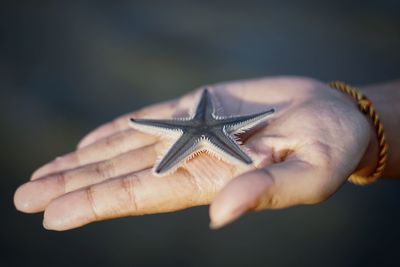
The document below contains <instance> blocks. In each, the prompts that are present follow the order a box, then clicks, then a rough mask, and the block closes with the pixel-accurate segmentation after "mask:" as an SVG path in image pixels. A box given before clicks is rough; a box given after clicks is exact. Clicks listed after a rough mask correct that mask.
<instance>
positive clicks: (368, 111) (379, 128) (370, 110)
mask: <svg viewBox="0 0 400 267" xmlns="http://www.w3.org/2000/svg"><path fill="white" fill-rule="evenodd" d="M329 86H330V87H331V88H334V89H337V90H339V91H341V92H343V93H345V94H347V95H350V96H351V97H352V98H354V99H355V100H356V101H357V104H358V108H359V109H360V111H361V112H362V113H364V114H365V115H367V116H369V117H370V119H371V120H372V123H373V125H374V128H375V132H376V136H377V138H378V146H379V154H378V163H377V165H376V169H375V171H374V172H373V173H372V174H371V175H370V176H368V177H363V176H359V175H356V174H352V175H351V176H350V177H349V181H350V182H352V183H353V184H356V185H366V184H370V183H373V182H375V181H376V180H378V178H379V177H381V176H382V173H383V170H384V169H385V166H386V162H387V150H388V149H387V144H386V139H385V133H384V131H383V125H382V123H381V122H380V120H379V117H378V114H377V113H376V111H375V108H374V106H373V105H372V103H371V101H370V100H369V99H368V98H367V97H366V96H365V95H363V94H361V93H360V92H359V91H358V90H357V89H355V88H353V87H351V86H349V85H347V84H345V83H343V82H339V81H334V82H330V83H329Z"/></svg>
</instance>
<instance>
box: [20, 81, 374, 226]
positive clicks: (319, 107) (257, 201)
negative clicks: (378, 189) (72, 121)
mask: <svg viewBox="0 0 400 267" xmlns="http://www.w3.org/2000/svg"><path fill="white" fill-rule="evenodd" d="M207 88H208V89H209V90H210V93H211V94H212V95H213V98H214V99H216V100H217V101H218V102H219V104H220V106H221V111H218V112H217V113H219V114H221V115H246V114H250V113H255V112H260V111H264V110H267V109H269V108H274V109H275V113H274V114H273V115H272V116H271V118H270V119H269V121H268V126H266V127H265V128H262V129H260V130H259V131H257V132H254V133H253V134H251V135H250V136H247V137H246V139H245V141H244V144H243V146H244V147H245V148H246V151H247V152H248V153H249V155H250V156H251V158H252V159H253V164H252V165H249V166H233V165H230V164H228V163H225V162H223V161H220V160H216V159H215V158H213V157H211V156H209V155H207V154H200V155H199V156H196V157H195V158H194V159H192V160H190V161H188V162H187V163H186V164H185V166H184V167H183V168H180V169H178V170H177V171H176V172H173V173H171V174H169V175H167V176H163V177H156V176H154V175H153V173H152V171H151V168H152V167H153V165H154V164H155V161H156V159H157V156H158V155H159V154H160V153H161V152H162V151H164V150H165V148H166V147H167V145H168V142H166V141H165V140H162V139H160V138H158V137H155V136H151V135H148V134H145V133H141V132H138V131H136V130H134V129H131V128H130V127H129V119H130V118H131V117H135V118H160V119H161V118H170V117H172V116H179V117H180V116H187V115H188V111H189V110H190V109H192V108H193V106H195V104H196V101H197V99H198V97H199V90H197V91H195V92H192V93H190V94H188V95H185V96H183V97H182V98H180V99H177V100H173V101H170V102H166V103H162V104H156V105H153V106H150V107H147V108H144V109H142V110H139V111H137V112H133V113H131V114H127V115H124V116H122V117H120V118H117V119H115V120H114V121H112V122H110V123H108V124H105V125H103V126H101V127H99V128H98V129H96V130H94V131H93V132H91V133H90V134H88V135H87V136H86V137H85V138H84V139H83V140H82V141H81V142H80V144H79V146H78V149H77V150H76V151H74V152H72V153H69V154H67V155H64V156H62V157H59V158H57V159H56V160H54V161H52V162H50V163H47V164H46V165H44V166H43V167H41V168H39V169H38V170H37V171H35V172H34V174H33V175H32V177H31V181H29V182H27V183H25V184H23V185H22V186H20V187H19V188H18V190H17V191H16V193H15V196H14V202H15V205H16V207H17V209H19V210H20V211H23V212H28V213H33V212H41V211H44V221H43V223H44V226H45V227H46V228H47V229H52V230H67V229H72V228H75V227H79V226H82V225H85V224H88V223H90V222H94V221H99V220H105V219H111V218H118V217H123V216H135V215H143V214H152V213H160V212H171V211H176V210H180V209H184V208H188V207H193V206H199V205H207V204H211V206H210V218H211V226H212V227H214V228H218V227H221V226H223V225H225V224H227V223H229V222H232V221H234V220H235V219H237V218H238V217H240V216H241V215H243V214H244V213H246V212H248V211H251V210H263V209H279V208H286V207H290V206H293V205H299V204H315V203H319V202H321V201H323V200H325V199H327V198H328V197H329V196H331V195H332V194H333V193H334V192H336V190H338V188H339V187H340V185H341V184H342V183H343V182H344V181H346V179H347V178H348V177H349V175H350V174H352V173H353V172H355V171H356V172H358V173H359V174H369V173H370V172H372V170H373V168H374V163H373V162H374V158H373V156H371V155H374V154H373V153H369V152H367V153H366V151H367V148H369V150H368V151H370V150H371V149H373V148H374V146H373V145H372V144H373V139H374V138H371V131H372V130H371V126H370V125H369V123H368V119H367V118H366V117H364V116H363V114H362V113H361V112H359V111H358V108H357V105H356V104H355V102H353V100H352V99H350V98H349V97H347V96H346V95H344V94H342V93H340V92H338V91H335V90H332V89H330V88H329V87H328V86H327V85H325V84H323V83H320V82H318V81H315V80H311V79H307V78H298V77H277V78H268V79H259V80H248V81H237V82H229V83H221V84H216V85H212V86H207Z"/></svg>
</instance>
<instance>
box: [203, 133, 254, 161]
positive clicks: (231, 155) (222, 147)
mask: <svg viewBox="0 0 400 267" xmlns="http://www.w3.org/2000/svg"><path fill="white" fill-rule="evenodd" d="M208 142H209V143H210V144H211V147H212V149H211V152H214V153H217V154H219V155H221V156H222V158H224V159H225V160H226V161H227V162H229V163H242V164H243V163H244V164H251V163H252V162H253V160H252V159H251V158H250V157H249V156H248V155H247V154H246V153H245V152H244V151H243V150H242V149H241V148H240V147H239V145H238V144H237V143H236V142H235V141H234V140H233V139H232V138H231V137H230V136H229V135H228V133H226V132H225V131H220V132H214V133H213V137H212V138H209V139H208Z"/></svg>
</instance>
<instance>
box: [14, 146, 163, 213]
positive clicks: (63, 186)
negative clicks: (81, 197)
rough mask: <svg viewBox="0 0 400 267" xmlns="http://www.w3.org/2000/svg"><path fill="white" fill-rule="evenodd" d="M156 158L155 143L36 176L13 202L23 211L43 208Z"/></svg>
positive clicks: (20, 188)
mask: <svg viewBox="0 0 400 267" xmlns="http://www.w3.org/2000/svg"><path fill="white" fill-rule="evenodd" d="M156 158H157V153H156V148H155V145H149V146H146V147H142V148H139V149H135V150H132V151H129V152H127V153H124V154H121V155H119V156H117V157H115V158H112V159H109V160H106V161H102V162H97V163H93V164H90V165H87V166H84V167H82V168H77V169H73V170H68V171H64V172H60V173H56V174H53V175H50V176H46V177H44V178H41V179H36V180H34V181H30V182H28V183H26V184H23V185H22V186H20V187H19V188H18V189H17V191H16V193H15V196H14V203H15V206H16V207H17V209H18V210H20V211H23V212H28V213H33V212H39V211H43V210H44V209H45V208H46V206H47V205H48V204H49V203H50V201H52V200H53V199H55V198H57V197H59V196H61V195H63V194H65V193H68V192H71V191H74V190H77V189H79V188H83V187H86V186H88V185H92V184H96V183H99V182H102V181H104V180H107V179H109V178H112V177H118V176H121V175H124V174H128V173H133V172H136V171H140V170H143V169H146V168H150V167H152V166H153V165H154V162H155V160H156Z"/></svg>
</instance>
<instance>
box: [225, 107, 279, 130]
mask: <svg viewBox="0 0 400 267" xmlns="http://www.w3.org/2000/svg"><path fill="white" fill-rule="evenodd" d="M274 112H275V110H274V109H270V110H267V111H263V112H259V113H256V114H252V115H245V116H238V117H231V118H225V119H221V120H220V123H221V124H222V125H226V126H225V129H226V131H227V132H228V133H229V134H231V133H234V132H235V133H237V132H238V131H246V130H248V129H250V128H251V127H254V126H255V125H257V124H259V123H261V122H263V121H265V120H266V119H267V118H268V117H269V115H270V114H272V113H274Z"/></svg>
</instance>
